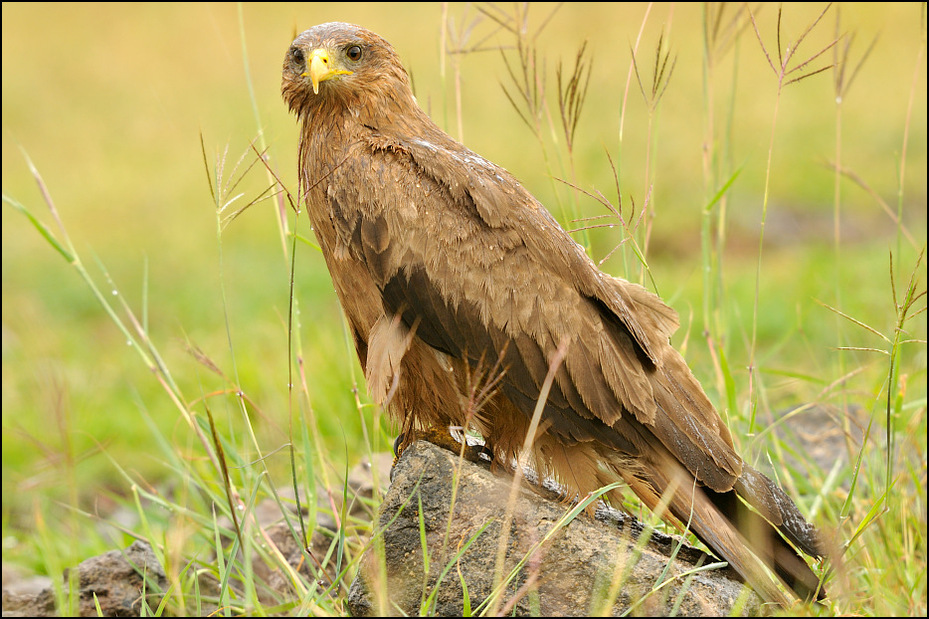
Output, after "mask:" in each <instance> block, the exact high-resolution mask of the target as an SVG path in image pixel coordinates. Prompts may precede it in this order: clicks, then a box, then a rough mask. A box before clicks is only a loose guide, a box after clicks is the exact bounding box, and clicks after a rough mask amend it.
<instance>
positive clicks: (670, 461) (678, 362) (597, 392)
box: [281, 22, 823, 604]
mask: <svg viewBox="0 0 929 619" xmlns="http://www.w3.org/2000/svg"><path fill="white" fill-rule="evenodd" d="M281 90H282V95H283V98H284V101H285V102H286V103H287V105H288V107H289V108H290V111H291V112H293V113H294V114H295V115H296V116H297V119H298V121H299V123H300V146H299V185H300V195H301V199H302V200H304V201H305V203H306V208H307V212H308V214H309V217H310V220H311V222H312V225H313V228H314V230H315V233H316V237H317V239H318V241H319V245H320V247H321V249H322V253H323V256H324V257H325V260H326V264H327V266H328V268H329V271H330V273H331V275H332V281H333V284H334V287H335V290H336V293H337V295H338V298H339V300H340V302H341V304H342V308H343V310H344V312H345V315H346V317H347V320H348V325H349V327H350V330H351V335H352V337H353V339H354V344H355V348H356V351H357V353H358V357H359V359H360V361H361V366H362V368H363V369H364V372H365V379H366V382H367V386H368V390H369V392H370V395H371V396H372V398H373V399H374V400H375V401H377V402H379V403H381V404H383V405H385V406H387V408H388V410H389V411H391V413H392V414H393V415H394V416H395V417H396V418H397V420H398V421H399V423H400V425H401V431H402V434H401V436H402V437H404V441H405V442H409V441H410V440H412V438H413V437H415V436H416V432H417V431H423V430H428V429H430V428H447V427H449V426H459V427H465V428H468V427H470V428H474V429H476V430H478V431H479V432H480V433H481V434H482V435H483V436H484V438H485V439H486V441H487V449H488V450H489V452H490V453H491V454H492V457H493V459H494V461H495V462H497V463H499V464H503V465H506V464H507V463H510V462H512V461H513V459H514V458H516V457H518V456H522V457H527V458H528V459H529V461H530V462H531V463H532V465H533V466H534V468H535V469H536V471H537V472H538V473H539V475H540V476H542V477H544V476H553V477H554V478H555V479H557V480H558V481H559V482H560V483H561V484H562V485H563V486H564V487H565V488H567V489H568V491H569V492H571V493H575V494H574V495H575V496H583V495H584V494H585V493H588V492H591V491H595V490H597V489H598V488H602V487H603V486H605V485H607V484H610V483H612V482H615V481H622V482H624V484H625V486H627V487H628V488H630V489H631V490H632V491H633V492H634V493H635V494H636V495H638V497H639V498H640V499H641V500H642V501H643V502H644V504H645V505H646V506H648V507H649V508H650V509H652V510H661V511H662V513H661V515H662V516H663V517H665V518H668V519H669V520H671V521H673V522H676V523H678V525H680V524H682V523H683V524H685V525H686V526H688V527H689V529H690V530H691V531H693V532H694V533H695V534H696V536H697V537H698V538H699V539H700V540H702V541H703V542H704V543H705V544H706V545H707V546H708V547H709V548H710V549H711V550H712V551H713V552H714V553H716V554H717V555H718V556H719V557H720V558H722V559H724V560H726V561H728V562H729V563H730V565H731V566H732V567H734V568H735V570H736V571H737V572H738V573H739V574H741V575H742V577H743V578H745V579H746V581H747V582H748V583H749V584H751V585H752V586H753V588H755V590H756V591H757V592H758V593H759V594H761V595H762V597H764V598H766V599H767V600H769V601H772V602H777V603H781V604H787V603H789V602H790V600H791V599H793V598H792V596H790V594H789V593H788V592H789V591H790V590H792V591H793V592H794V593H795V594H797V595H799V596H800V597H802V598H812V597H820V598H821V597H822V595H823V593H822V588H821V585H820V582H819V579H818V578H817V576H816V575H815V574H814V572H813V571H812V570H811V569H810V567H809V566H808V565H807V563H806V562H805V561H804V559H803V558H801V556H800V555H799V554H798V553H797V551H796V550H795V549H794V548H793V547H791V545H790V544H789V543H788V542H787V541H785V539H784V537H786V539H787V540H789V541H790V543H792V544H793V546H795V547H796V548H797V549H799V550H801V551H803V552H805V553H806V554H809V555H811V556H813V557H821V556H822V555H823V548H822V545H821V542H820V540H819V536H818V534H817V531H816V530H815V529H814V528H813V526H812V525H810V524H809V523H808V522H807V521H806V520H805V519H804V518H803V516H802V515H801V514H800V512H799V510H798V509H797V507H796V506H795V505H794V503H793V501H791V499H790V498H789V497H788V496H787V495H786V493H784V492H783V490H781V489H780V488H779V487H778V486H777V485H776V484H774V483H773V482H772V481H771V480H770V479H768V478H767V477H765V476H764V475H762V474H761V473H759V472H758V471H756V470H755V469H753V468H752V467H751V466H749V465H748V464H747V463H746V462H744V461H743V460H742V458H741V457H740V456H739V454H738V453H736V451H735V449H734V447H733V442H732V437H731V436H730V433H729V430H728V429H727V427H726V426H725V424H724V423H723V422H722V420H721V419H720V417H719V414H718V413H717V412H716V410H715V409H714V407H713V405H712V404H711V402H710V400H709V399H708V397H707V396H706V394H705V393H704V391H703V389H702V388H701V386H700V384H699V383H698V382H697V380H696V379H695V378H694V376H693V374H692V373H691V371H690V369H689V368H688V367H687V365H686V363H685V361H684V359H683V358H682V357H681V355H680V354H679V353H678V352H677V351H676V350H674V348H673V347H672V346H671V344H670V342H669V338H670V336H671V334H672V333H673V332H674V330H675V329H676V328H677V327H678V319H677V314H676V313H675V312H674V311H673V310H672V309H671V308H670V307H668V306H667V305H665V304H664V303H663V302H662V301H661V300H660V299H659V298H658V296H657V295H655V294H653V293H651V292H649V291H647V290H646V289H645V288H643V287H642V286H639V285H637V284H634V283H630V282H628V281H626V280H623V279H620V278H617V277H612V276H610V275H607V274H605V273H603V272H601V271H600V270H599V269H598V268H597V267H596V266H595V265H594V263H593V261H592V260H591V259H590V258H589V257H588V256H587V254H586V253H585V252H584V250H583V249H582V248H581V247H580V246H579V245H578V244H577V243H576V242H575V241H574V240H573V239H572V238H571V237H570V236H569V235H568V233H567V232H565V230H563V229H562V228H561V227H560V226H559V225H558V223H557V222H556V221H555V219H554V218H553V217H552V216H551V215H550V214H549V212H548V211H547V210H546V209H545V208H544V207H543V206H542V205H541V204H540V203H539V201H538V200H536V199H535V198H534V197H533V196H532V195H531V194H530V193H529V192H528V191H527V190H526V189H525V188H524V187H523V186H522V185H521V184H520V183H519V182H518V181H517V180H516V179H515V178H514V177H513V176H512V175H510V174H509V173H508V172H507V171H506V170H504V169H503V168H501V167H500V166H497V165H495V164H493V163H491V162H490V161H487V160H486V159H484V158H483V157H481V156H479V155H477V154H475V153H473V152H472V151H470V150H468V149H467V148H465V147H464V146H463V145H461V144H460V143H458V142H456V141H455V140H453V139H452V138H451V137H449V136H448V135H446V134H445V133H444V132H443V131H442V130H441V129H440V128H439V127H438V126H437V125H436V124H435V123H433V122H432V121H431V120H430V119H429V117H428V116H427V115H426V114H425V113H424V112H423V111H422V110H421V109H420V108H419V107H418V105H417V103H416V100H415V98H414V96H413V93H412V90H411V88H410V81H409V77H408V75H407V72H406V71H405V70H404V68H403V65H402V63H401V60H400V58H399V57H398V55H397V53H396V52H395V51H394V49H393V48H392V47H391V45H390V44H389V43H388V42H387V41H385V40H384V39H383V38H381V37H380V36H378V35H376V34H374V33H373V32H370V31H368V30H366V29H364V28H361V27H359V26H355V25H352V24H346V23H338V22H334V23H326V24H321V25H318V26H315V27H313V28H311V29H309V30H307V31H306V32H304V33H302V34H301V35H300V36H298V37H297V39H296V40H295V41H294V42H293V44H292V45H291V46H290V48H289V49H288V50H287V54H286V56H285V59H284V66H283V81H282V86H281ZM556 356H557V358H561V359H563V361H562V362H561V363H560V365H558V366H557V370H556V371H555V373H554V379H553V380H552V381H551V383H550V385H551V386H550V389H549V391H548V393H547V398H545V399H544V401H543V402H542V404H541V406H542V409H541V422H540V424H539V425H538V429H537V431H536V434H535V436H534V437H533V439H532V440H531V441H530V443H531V447H530V448H529V450H528V453H522V450H523V443H524V440H525V438H526V434H527V432H528V430H529V428H530V422H531V420H532V417H533V412H534V410H535V409H536V406H537V404H538V403H539V399H540V398H539V396H540V392H541V391H542V387H543V383H545V381H546V377H547V375H548V374H549V371H550V366H552V364H553V361H556V360H557V359H556ZM482 381H483V382H482ZM476 396H479V397H476ZM401 447H402V445H401ZM614 492H617V491H614ZM607 498H608V499H611V500H614V501H615V500H616V498H617V497H616V496H615V495H613V496H609V495H608V496H607ZM743 501H744V503H747V504H748V505H750V506H751V509H747V508H746V507H745V505H744V503H743ZM775 529H777V530H778V531H780V532H781V533H782V534H783V536H784V537H782V536H781V535H778V534H777V532H776V531H775ZM766 567H768V568H771V569H772V570H773V574H776V576H774V575H773V574H772V572H769V571H766ZM778 580H782V581H783V582H782V583H781V584H782V585H783V584H786V585H787V586H788V588H783V587H782V586H779V585H778V584H777V582H778Z"/></svg>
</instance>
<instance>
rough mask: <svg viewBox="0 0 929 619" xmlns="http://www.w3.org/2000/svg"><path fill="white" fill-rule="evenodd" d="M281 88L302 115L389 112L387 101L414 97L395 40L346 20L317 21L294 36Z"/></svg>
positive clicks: (287, 99)
mask: <svg viewBox="0 0 929 619" xmlns="http://www.w3.org/2000/svg"><path fill="white" fill-rule="evenodd" d="M281 94H282V96H283V97H284V100H285V101H286V102H287V105H288V107H289V108H290V111H291V112H295V113H296V114H297V115H298V116H302V115H303V114H304V113H305V112H307V111H310V110H313V109H320V108H324V109H326V110H328V111H330V112H332V111H334V110H336V109H339V108H341V109H344V110H347V111H351V113H352V114H353V115H354V116H356V117H359V118H361V117H363V116H365V115H367V114H370V113H373V112H375V111H380V112H385V111H386V110H382V109H381V108H383V107H384V104H385V102H388V103H389V102H393V104H394V105H396V104H398V103H399V102H400V101H406V100H409V101H412V92H411V91H410V86H409V78H408V76H407V73H406V71H405V70H404V69H403V65H402V64H401V62H400V58H399V57H398V56H397V53H396V52H395V51H394V49H393V47H391V45H390V43H388V42H387V41H385V40H384V39H382V38H381V37H379V36H378V35H376V34H374V33H373V32H371V31H369V30H365V29H364V28H361V27H360V26H355V25H352V24H346V23H341V22H331V23H327V24H320V25H318V26H314V27H313V28H310V29H309V30H307V31H306V32H304V33H303V34H301V35H300V36H298V37H297V38H296V39H295V40H294V42H293V44H292V45H291V46H290V49H288V50H287V55H286V56H285V57H284V71H283V80H282V83H281ZM375 107H376V108H377V109H376V110H375V109H368V108H375ZM388 107H392V106H390V105H388Z"/></svg>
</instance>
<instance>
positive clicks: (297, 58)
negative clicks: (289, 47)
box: [291, 47, 306, 65]
mask: <svg viewBox="0 0 929 619" xmlns="http://www.w3.org/2000/svg"><path fill="white" fill-rule="evenodd" d="M291 53H292V54H293V59H294V62H296V63H297V64H301V65H302V64H303V63H304V62H305V61H306V57H305V56H304V55H303V50H302V49H300V48H299V47H298V48H296V49H294V50H293V52H291Z"/></svg>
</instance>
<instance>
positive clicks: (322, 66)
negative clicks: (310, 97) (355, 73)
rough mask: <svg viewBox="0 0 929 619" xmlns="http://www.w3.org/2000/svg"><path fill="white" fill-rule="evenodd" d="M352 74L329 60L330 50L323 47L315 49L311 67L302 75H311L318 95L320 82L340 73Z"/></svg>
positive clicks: (314, 92)
mask: <svg viewBox="0 0 929 619" xmlns="http://www.w3.org/2000/svg"><path fill="white" fill-rule="evenodd" d="M351 74H352V72H351V71H348V70H346V69H340V68H338V67H336V66H334V63H332V62H331V61H330V60H329V52H328V51H327V50H325V49H322V48H321V49H317V50H314V51H313V54H312V56H311V57H310V68H309V70H308V71H307V72H306V73H304V74H302V76H301V77H306V76H309V77H310V81H311V82H313V94H316V95H318V94H319V83H320V82H325V81H326V80H331V79H332V78H334V77H336V76H339V75H351Z"/></svg>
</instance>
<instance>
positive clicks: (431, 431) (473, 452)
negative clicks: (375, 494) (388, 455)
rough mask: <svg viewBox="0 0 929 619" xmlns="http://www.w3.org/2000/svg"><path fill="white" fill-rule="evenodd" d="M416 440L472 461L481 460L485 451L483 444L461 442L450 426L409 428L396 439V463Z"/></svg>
mask: <svg viewBox="0 0 929 619" xmlns="http://www.w3.org/2000/svg"><path fill="white" fill-rule="evenodd" d="M416 441H427V442H429V443H432V444H433V445H437V446H438V447H442V448H444V449H447V450H449V451H451V452H452V453H455V454H458V455H459V456H462V457H464V458H465V459H466V460H469V461H471V462H480V461H481V454H482V453H485V448H484V447H483V446H481V445H468V444H467V442H464V443H459V442H458V441H457V440H455V437H454V436H452V434H451V432H450V431H449V429H448V428H426V429H424V430H408V431H407V432H404V433H401V434H400V435H399V436H398V437H397V439H396V440H395V441H394V464H397V460H399V459H400V455H401V454H402V453H403V450H404V449H406V448H407V447H409V446H410V445H412V444H413V443H415V442H416Z"/></svg>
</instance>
